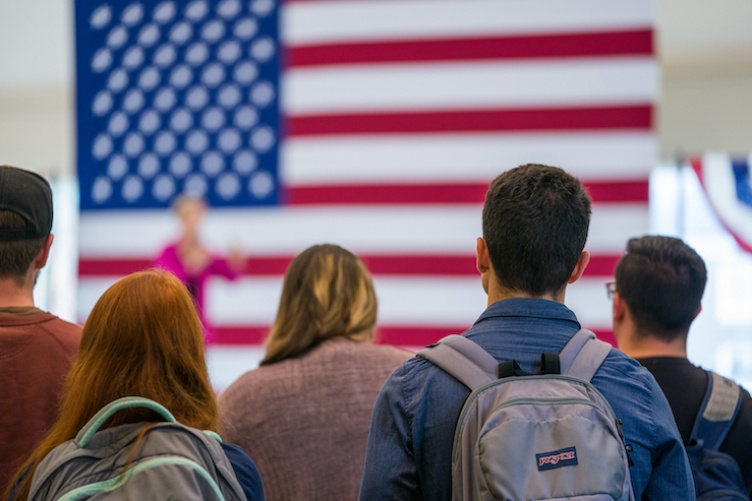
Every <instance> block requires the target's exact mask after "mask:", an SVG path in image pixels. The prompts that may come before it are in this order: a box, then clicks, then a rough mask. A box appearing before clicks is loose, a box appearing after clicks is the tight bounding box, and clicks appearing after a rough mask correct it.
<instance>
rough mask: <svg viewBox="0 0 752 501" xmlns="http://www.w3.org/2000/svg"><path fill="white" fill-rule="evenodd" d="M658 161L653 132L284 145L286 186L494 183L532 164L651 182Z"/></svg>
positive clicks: (298, 140) (365, 138)
mask: <svg viewBox="0 0 752 501" xmlns="http://www.w3.org/2000/svg"><path fill="white" fill-rule="evenodd" d="M656 157H657V142H656V139H655V134H654V133H653V132H652V131H645V132H632V131H618V132H599V131H587V132H578V133H564V132H562V133H557V132H553V133H540V134H525V133H503V134H502V133H493V132H491V133H482V132H479V133H475V134H421V135H413V136H409V137H408V136H404V135H373V136H369V135H359V136H351V137H347V136H344V137H330V136H323V137H313V138H311V137H295V138H291V139H289V140H287V141H286V142H285V144H284V145H283V146H282V163H283V165H284V169H283V170H282V176H283V178H284V181H285V184H286V185H287V186H298V185H302V186H305V185H318V184H323V185H326V184H349V183H356V184H357V183H368V182H376V183H378V182H425V181H427V180H430V181H433V182H441V181H445V182H446V181H463V182H483V183H488V182H490V181H491V180H492V179H493V178H495V177H496V176H497V175H499V174H500V173H501V172H502V171H503V170H505V169H508V168H511V167H516V166H517V165H522V164H526V163H530V162H536V163H543V164H550V165H556V166H559V167H562V168H564V169H565V170H567V171H568V172H569V173H571V174H572V175H574V176H576V177H579V178H580V179H590V180H593V179H614V180H627V179H647V178H648V175H649V173H650V170H651V169H652V167H653V164H654V163H655V159H656Z"/></svg>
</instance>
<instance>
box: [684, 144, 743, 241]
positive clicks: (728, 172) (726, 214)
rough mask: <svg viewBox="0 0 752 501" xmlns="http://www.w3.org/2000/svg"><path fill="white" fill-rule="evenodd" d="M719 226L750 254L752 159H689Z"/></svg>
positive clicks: (708, 156)
mask: <svg viewBox="0 0 752 501" xmlns="http://www.w3.org/2000/svg"><path fill="white" fill-rule="evenodd" d="M689 163H690V165H691V166H692V168H693V169H694V171H695V173H696V174H697V177H698V178H699V179H700V184H701V185H702V187H703V190H704V191H705V194H706V195H707V196H708V199H709V200H710V205H711V206H712V207H713V210H714V211H715V213H716V215H717V216H718V219H719V220H720V222H721V224H722V225H723V226H724V227H725V228H726V229H727V230H728V232H729V233H730V234H731V235H732V236H733V237H734V239H735V240H736V242H737V243H738V244H739V247H741V248H742V249H743V250H745V251H747V252H752V177H750V165H752V156H746V157H743V156H731V155H728V154H724V153H708V154H706V155H703V156H701V157H694V158H691V159H690V160H689Z"/></svg>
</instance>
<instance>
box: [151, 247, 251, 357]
mask: <svg viewBox="0 0 752 501" xmlns="http://www.w3.org/2000/svg"><path fill="white" fill-rule="evenodd" d="M178 245H179V244H178V243H174V244H171V245H168V246H167V247H165V248H164V250H162V252H161V253H160V254H159V257H157V259H156V261H155V265H156V266H158V267H160V268H162V269H163V270H166V271H169V272H170V273H172V274H173V275H175V276H176V277H177V278H179V279H180V280H181V281H182V282H183V283H184V284H185V286H186V287H187V288H188V292H190V293H191V295H192V296H193V298H194V300H195V302H196V311H197V312H198V317H199V319H201V323H202V324H203V326H204V339H205V340H206V344H211V343H213V342H214V341H215V340H216V339H215V334H214V332H213V329H212V327H211V324H210V322H208V321H207V319H206V316H205V315H204V311H205V304H206V303H205V301H206V300H205V293H204V290H205V287H206V282H207V281H208V280H209V278H211V277H212V276H221V277H224V278H227V279H228V280H235V278H237V276H238V274H237V273H236V272H235V271H234V270H233V269H232V268H230V266H229V265H228V264H227V261H226V260H225V259H223V258H220V257H218V256H212V259H211V261H210V262H209V265H208V266H207V267H206V268H204V269H203V270H202V271H201V272H200V273H199V274H198V275H193V276H190V275H188V272H187V271H186V269H185V266H183V263H182V262H181V261H180V257H179V256H178Z"/></svg>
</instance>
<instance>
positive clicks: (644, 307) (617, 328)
mask: <svg viewBox="0 0 752 501" xmlns="http://www.w3.org/2000/svg"><path fill="white" fill-rule="evenodd" d="M706 282H707V271H706V268H705V263H704V262H703V260H702V258H701V257H700V256H699V255H698V254H697V252H695V251H694V249H692V248H691V247H689V246H688V245H687V244H685V243H684V242H682V241H681V240H679V239H677V238H671V237H663V236H644V237H642V238H633V239H631V240H629V242H628V244H627V253H626V254H625V255H624V256H623V257H622V258H621V260H620V261H619V264H618V265H617V266H616V283H615V284H614V286H613V287H612V289H611V290H610V291H611V292H612V294H613V324H614V335H615V336H616V341H617V343H618V344H619V348H620V349H621V350H622V351H623V352H624V353H626V354H627V355H629V356H630V357H633V358H635V359H637V361H638V362H640V363H641V364H642V365H643V366H645V367H646V368H647V369H648V370H649V371H650V372H651V373H652V374H653V376H655V379H656V380H657V381H658V384H659V385H660V386H661V388H662V389H663V392H664V393H665V394H666V398H667V399H668V402H669V404H670V405H671V410H672V411H673V413H674V417H675V418H676V424H677V426H678V427H679V432H680V433H681V436H682V439H683V440H684V444H685V445H689V442H690V437H691V434H692V429H693V426H694V423H695V418H696V417H697V414H698V412H699V410H700V406H701V405H702V403H703V400H704V398H705V393H706V390H707V388H708V382H709V375H708V373H707V372H706V371H705V370H703V369H702V368H700V367H696V366H694V365H692V363H691V362H690V361H689V360H688V359H687V334H688V333H689V327H690V325H691V324H692V322H693V321H694V319H695V317H696V316H697V314H698V313H700V308H701V306H700V301H701V300H702V295H703V292H704V291H705V283H706ZM741 396H742V399H741V408H740V410H739V413H738V415H737V417H736V419H735V420H734V422H733V424H732V425H731V428H730V430H729V432H728V434H727V435H726V437H725V439H724V440H723V442H722V444H721V447H720V449H719V450H720V451H721V452H724V453H726V454H728V455H730V456H731V457H733V458H734V459H736V461H737V463H738V464H739V467H740V470H741V473H742V476H743V479H744V483H745V485H746V486H747V490H748V491H749V492H752V399H750V395H749V393H748V392H747V391H746V390H741ZM734 402H736V401H735V400H734Z"/></svg>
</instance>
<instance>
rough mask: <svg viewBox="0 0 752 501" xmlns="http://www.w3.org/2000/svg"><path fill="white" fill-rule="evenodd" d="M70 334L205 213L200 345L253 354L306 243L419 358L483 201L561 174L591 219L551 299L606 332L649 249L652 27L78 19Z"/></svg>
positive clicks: (456, 290) (476, 229) (530, 11)
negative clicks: (217, 263)
mask: <svg viewBox="0 0 752 501" xmlns="http://www.w3.org/2000/svg"><path fill="white" fill-rule="evenodd" d="M75 6H76V59H77V62H76V77H77V131H78V172H79V178H80V185H81V223H80V261H79V278H80V282H79V293H78V295H79V316H80V318H81V319H82V320H83V319H84V318H85V317H86V315H87V314H88V312H89V310H90V309H91V307H92V305H93V303H94V302H95V301H96V299H97V298H98V297H99V295H100V294H101V293H102V292H103V291H104V290H105V288H106V287H107V286H109V285H110V284H111V283H112V282H113V281H114V280H116V279H117V278H118V277H120V276H122V275H124V274H126V273H128V272H131V271H135V270H137V269H140V268H142V267H144V266H146V265H148V264H149V262H150V261H151V260H152V259H153V258H154V256H155V255H156V254H157V253H158V251H159V249H160V248H161V247H163V246H164V245H165V244H166V243H167V242H169V241H170V239H171V238H174V237H175V232H176V223H175V221H174V220H173V217H172V216H171V214H170V212H169V211H168V210H167V207H168V206H169V204H170V202H171V200H172V199H173V198H174V197H175V196H176V195H177V194H179V193H182V192H189V193H193V194H196V195H200V196H203V197H205V198H206V199H207V200H208V201H209V203H210V204H211V206H212V210H211V212H210V213H209V215H208V216H207V220H206V221H205V224H204V226H203V237H204V239H205V242H206V243H207V244H208V245H210V246H212V247H213V248H215V249H216V250H218V251H224V250H226V249H227V248H228V247H230V246H232V245H235V244H237V245H239V246H240V247H241V248H242V249H243V252H244V253H245V254H246V255H247V256H248V271H247V272H246V273H245V274H244V275H243V276H242V277H241V278H240V279H239V280H237V281H234V282H227V281H224V280H221V279H217V280H215V281H213V282H212V284H211V287H210V290H209V298H208V307H207V314H208V316H209V318H210V319H211V320H212V322H213V323H214V324H215V325H216V327H217V336H218V339H219V341H220V342H225V343H257V342H259V341H260V340H261V339H262V338H263V336H264V334H265V332H266V328H267V327H268V325H269V324H270V323H271V321H272V320H273V317H274V314H275V311H276V304H277V301H278V298H279V292H280V290H281V278H282V274H283V273H284V270H285V267H286V264H287V263H288V262H289V260H290V259H291V258H292V257H293V256H294V255H296V254H297V253H298V252H300V251H301V250H303V249H304V248H306V247H308V246H309V245H311V244H314V243H321V242H331V243H337V244H340V245H342V246H344V247H346V248H349V249H350V250H352V251H353V252H355V253H357V254H359V255H361V256H363V258H364V260H365V261H366V264H367V265H368V266H369V268H370V269H371V271H372V273H373V274H374V279H375V284H376V288H377V293H378V297H379V301H380V313H379V325H380V334H381V339H382V341H383V342H388V343H395V344H401V345H413V346H420V345H425V344H427V343H430V342H433V341H435V340H436V339H438V338H440V337H441V336H443V335H444V334H447V333H449V332H457V331H461V330H464V329H465V328H467V327H468V326H469V325H470V324H472V322H473V321H474V320H475V319H476V318H477V316H478V315H479V314H480V313H481V312H482V311H483V309H484V307H485V302H486V299H485V296H484V293H483V291H482V289H481V286H480V281H479V277H478V274H477V272H476V271H475V264H474V263H475V261H474V249H475V238H476V237H477V236H479V235H480V234H481V230H480V213H481V205H482V201H483V196H484V192H485V188H486V186H487V185H488V183H489V182H490V181H491V180H492V179H493V178H494V177H495V176H496V175H498V174H499V173H500V172H502V171H503V170H506V169H509V168H512V167H515V166H517V165H520V164H523V163H530V162H534V163H546V164H551V165H556V166H560V167H562V168H564V169H566V170H568V171H569V172H571V173H572V174H574V175H576V176H577V177H579V178H580V179H581V180H582V181H583V182H584V183H585V185H586V186H587V187H588V189H589V190H590V193H591V195H592V197H593V200H594V207H593V220H592V224H591V231H590V238H589V241H588V246H587V248H588V249H589V250H590V251H591V253H592V255H593V258H592V260H591V264H590V266H589V267H588V269H587V271H586V274H585V276H584V277H583V279H581V281H580V282H579V283H578V284H576V285H575V286H573V287H571V289H570V291H569V292H568V294H567V304H568V305H569V306H570V307H571V308H572V309H573V310H574V311H575V312H576V313H577V314H578V316H579V318H580V319H581V320H582V321H583V324H584V325H585V326H587V327H590V328H592V329H594V330H596V331H597V332H598V333H599V334H601V335H603V336H604V337H608V336H609V334H610V325H611V322H610V305H609V304H608V302H607V299H606V295H605V290H604V289H603V284H604V283H605V282H606V281H608V280H609V278H610V277H611V276H612V274H613V269H614V265H615V263H616V261H617V260H618V258H619V256H620V255H621V253H622V251H623V249H624V245H625V242H626V240H627V239H628V238H629V237H632V236H636V235H641V234H644V233H645V232H646V231H647V228H648V207H647V202H648V174H649V171H650V169H651V168H652V166H653V165H654V163H655V161H656V157H657V143H656V137H655V133H654V130H653V120H652V116H653V109H654V107H655V105H656V102H657V99H658V92H659V72H658V63H657V61H656V57H655V53H654V49H653V38H654V24H655V17H656V14H655V5H654V2H652V1H648V0H636V1H632V2H617V1H601V0H573V1H571V2H566V3H562V2H558V1H555V0H444V1H440V2H438V1H433V0H358V1H348V0H340V1H319V0H310V1H303V0H292V1H286V2H283V3H281V4H280V3H279V1H277V0H244V1H240V0H221V1H211V2H210V1H206V0H191V1H179V0H159V1H154V0H126V1H122V2H103V1H89V0H87V1H84V0H77V1H76V3H75Z"/></svg>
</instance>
